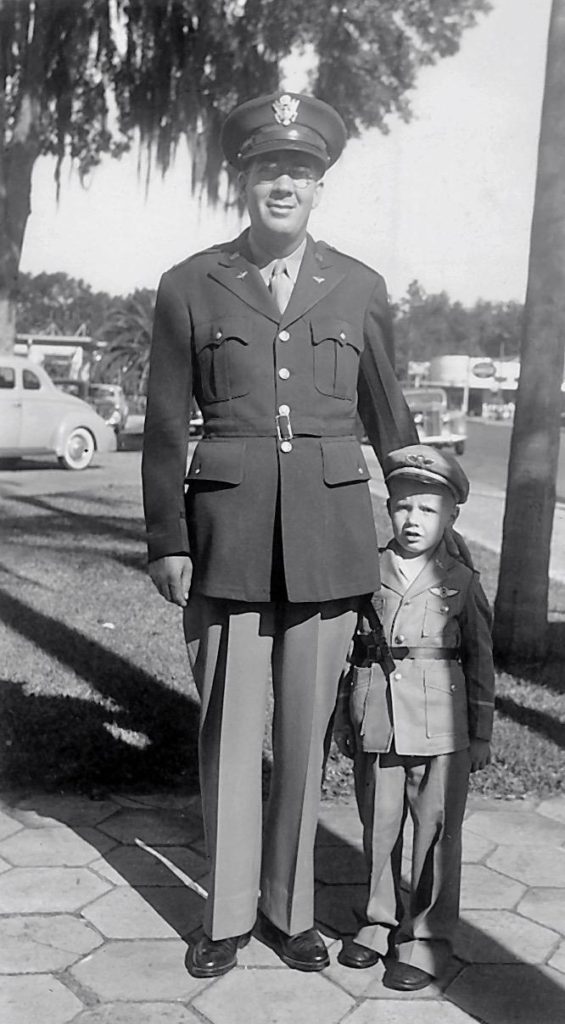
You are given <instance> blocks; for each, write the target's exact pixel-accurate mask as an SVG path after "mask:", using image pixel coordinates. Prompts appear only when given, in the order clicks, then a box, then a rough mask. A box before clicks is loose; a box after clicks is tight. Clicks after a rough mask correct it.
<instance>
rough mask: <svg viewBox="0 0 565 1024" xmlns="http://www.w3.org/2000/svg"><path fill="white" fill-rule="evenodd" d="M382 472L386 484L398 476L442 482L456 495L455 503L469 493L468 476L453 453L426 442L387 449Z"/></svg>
mask: <svg viewBox="0 0 565 1024" xmlns="http://www.w3.org/2000/svg"><path fill="white" fill-rule="evenodd" d="M383 473H384V478H385V481H386V483H387V484H388V482H389V481H390V480H395V479H398V478H400V477H403V478H408V479H413V480H420V481H421V482H422V483H426V482H427V483H434V484H443V485H444V486H445V487H448V488H449V490H450V491H451V493H452V494H453V495H454V496H455V500H456V501H457V504H458V505H462V504H463V502H464V501H467V497H468V495H469V481H468V479H467V475H466V473H464V472H463V470H462V468H461V466H460V465H459V463H458V461H457V459H456V458H455V456H454V455H452V454H451V452H448V451H438V450H437V449H436V448H431V447H430V445H427V444H411V445H407V446H406V448H398V449H397V450H396V451H394V452H389V454H388V455H387V456H386V457H385V459H384V461H383Z"/></svg>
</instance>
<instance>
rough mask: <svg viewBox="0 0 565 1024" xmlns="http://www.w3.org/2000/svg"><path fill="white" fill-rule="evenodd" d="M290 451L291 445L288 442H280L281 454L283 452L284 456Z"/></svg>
mask: <svg viewBox="0 0 565 1024" xmlns="http://www.w3.org/2000/svg"><path fill="white" fill-rule="evenodd" d="M291 451H292V445H291V443H290V441H282V442H281V452H284V453H285V455H286V454H287V453H288V452H291Z"/></svg>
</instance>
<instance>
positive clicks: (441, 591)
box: [430, 587, 459, 597]
mask: <svg viewBox="0 0 565 1024" xmlns="http://www.w3.org/2000/svg"><path fill="white" fill-rule="evenodd" d="M430 593H431V594H435V595H436V596H437V597H455V595H456V594H458V593H459V591H458V590H450V589H449V587H430Z"/></svg>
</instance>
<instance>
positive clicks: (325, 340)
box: [311, 318, 363, 401]
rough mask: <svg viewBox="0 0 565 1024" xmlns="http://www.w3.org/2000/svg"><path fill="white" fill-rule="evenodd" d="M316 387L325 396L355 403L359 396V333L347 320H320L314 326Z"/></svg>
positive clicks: (361, 346) (312, 329)
mask: <svg viewBox="0 0 565 1024" xmlns="http://www.w3.org/2000/svg"><path fill="white" fill-rule="evenodd" d="M311 331H312V350H313V354H314V386H315V388H316V390H317V391H319V392H320V393H321V394H322V395H329V396H331V397H332V398H343V399H347V400H349V401H353V399H354V398H355V395H356V394H357V378H358V376H359V356H360V354H361V351H362V348H363V344H362V341H361V339H360V337H359V332H358V331H357V330H356V329H355V328H354V327H353V326H352V325H351V324H350V323H347V322H346V321H345V320H335V319H333V318H332V319H327V320H317V321H316V322H313V323H312V324H311Z"/></svg>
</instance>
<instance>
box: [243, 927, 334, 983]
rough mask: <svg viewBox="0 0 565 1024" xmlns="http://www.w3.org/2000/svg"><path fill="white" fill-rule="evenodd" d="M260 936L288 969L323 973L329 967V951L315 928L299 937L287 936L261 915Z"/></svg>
mask: <svg viewBox="0 0 565 1024" xmlns="http://www.w3.org/2000/svg"><path fill="white" fill-rule="evenodd" d="M259 936H260V938H262V939H263V940H264V942H265V944H266V945H267V946H269V947H270V949H272V950H273V952H274V953H276V954H277V956H280V958H281V960H282V961H283V963H285V964H286V965H287V967H292V968H293V969H294V970H296V971H323V969H324V967H329V964H330V958H329V956H328V951H327V949H326V947H325V944H324V940H323V939H322V936H321V935H320V934H319V933H318V932H317V931H316V929H315V928H308V929H307V930H306V931H304V932H299V933H298V935H286V934H285V932H282V931H281V930H280V928H277V926H276V925H274V924H273V923H272V921H269V919H268V917H265V915H264V914H261V915H260V918H259Z"/></svg>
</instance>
